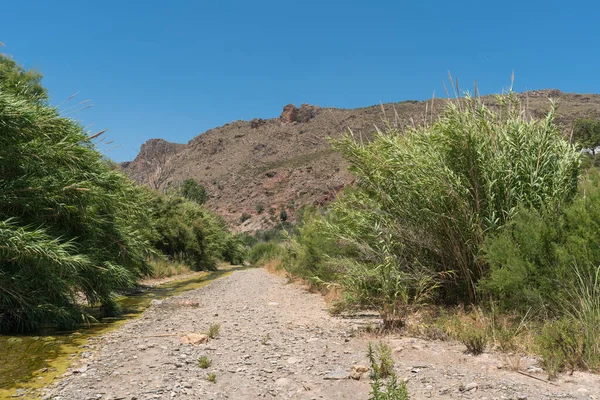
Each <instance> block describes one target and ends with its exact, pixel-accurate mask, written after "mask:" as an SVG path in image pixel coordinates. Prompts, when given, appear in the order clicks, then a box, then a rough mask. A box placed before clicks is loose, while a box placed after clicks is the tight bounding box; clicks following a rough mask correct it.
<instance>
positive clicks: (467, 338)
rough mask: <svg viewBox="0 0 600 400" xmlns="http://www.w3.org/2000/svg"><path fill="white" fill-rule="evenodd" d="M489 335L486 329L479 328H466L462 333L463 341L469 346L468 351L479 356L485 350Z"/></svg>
mask: <svg viewBox="0 0 600 400" xmlns="http://www.w3.org/2000/svg"><path fill="white" fill-rule="evenodd" d="M487 341H488V340H487V336H486V334H485V332H484V331H481V330H478V329H473V328H470V329H466V330H465V331H463V333H462V335H461V342H463V344H464V345H465V346H467V353H469V354H473V355H474V356H477V355H479V354H481V353H483V351H484V350H485V347H486V345H487Z"/></svg>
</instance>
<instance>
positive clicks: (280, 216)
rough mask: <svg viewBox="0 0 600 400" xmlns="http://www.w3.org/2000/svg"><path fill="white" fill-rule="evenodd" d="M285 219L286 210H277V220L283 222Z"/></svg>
mask: <svg viewBox="0 0 600 400" xmlns="http://www.w3.org/2000/svg"><path fill="white" fill-rule="evenodd" d="M287 219H288V214H287V211H285V210H281V211H279V220H280V221H281V222H285V221H287Z"/></svg>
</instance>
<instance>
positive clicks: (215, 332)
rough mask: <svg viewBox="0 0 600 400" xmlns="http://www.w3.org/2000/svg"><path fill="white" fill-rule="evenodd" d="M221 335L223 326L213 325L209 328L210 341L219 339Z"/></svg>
mask: <svg viewBox="0 0 600 400" xmlns="http://www.w3.org/2000/svg"><path fill="white" fill-rule="evenodd" d="M220 334H221V324H212V325H211V326H210V327H209V328H208V333H207V335H208V337H209V339H216V338H218V337H219V335H220Z"/></svg>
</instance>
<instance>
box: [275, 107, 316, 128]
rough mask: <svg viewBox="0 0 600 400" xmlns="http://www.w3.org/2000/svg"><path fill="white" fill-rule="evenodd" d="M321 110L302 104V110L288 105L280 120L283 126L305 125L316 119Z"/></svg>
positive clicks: (284, 108)
mask: <svg viewBox="0 0 600 400" xmlns="http://www.w3.org/2000/svg"><path fill="white" fill-rule="evenodd" d="M319 110H320V109H319V107H317V106H311V105H310V104H302V105H301V106H300V108H298V107H296V106H295V105H293V104H288V105H287V106H285V107H283V111H282V112H281V115H280V116H279V120H280V121H281V123H283V124H293V123H305V122H308V121H310V120H311V119H313V118H314V117H316V116H317V114H318V113H319Z"/></svg>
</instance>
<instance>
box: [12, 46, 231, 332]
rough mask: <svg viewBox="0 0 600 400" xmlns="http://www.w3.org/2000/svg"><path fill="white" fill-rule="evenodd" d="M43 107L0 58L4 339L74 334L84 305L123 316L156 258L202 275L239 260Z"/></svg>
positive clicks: (27, 75)
mask: <svg viewBox="0 0 600 400" xmlns="http://www.w3.org/2000/svg"><path fill="white" fill-rule="evenodd" d="M46 98H47V95H46V91H45V89H44V88H43V87H42V86H41V75H40V74H38V73H35V72H31V71H25V70H24V69H23V68H22V67H20V66H18V65H17V64H16V63H15V62H14V61H12V60H11V59H9V58H7V57H5V56H0V332H5V331H26V330H36V329H38V328H39V327H41V326H45V325H54V326H57V327H59V328H68V327H74V326H75V325H77V324H79V323H82V322H85V321H87V320H88V319H89V316H88V315H87V313H86V311H85V309H84V308H83V307H82V304H81V303H82V301H81V299H82V296H83V298H84V299H85V302H86V303H87V304H85V305H90V306H97V305H99V306H100V310H101V312H102V313H103V314H104V315H115V314H117V313H119V312H120V308H119V306H118V304H117V303H116V301H115V293H116V291H119V290H123V289H127V288H130V287H132V286H133V285H134V283H135V281H136V279H137V278H138V277H140V276H141V275H143V274H148V273H150V272H152V269H151V266H150V265H149V264H148V262H147V260H161V257H162V256H161V254H159V252H157V250H156V249H157V248H159V249H160V251H162V252H163V253H164V254H165V255H166V256H168V257H169V258H171V259H177V260H179V261H185V263H187V264H190V265H193V266H194V267H195V268H196V269H207V268H213V267H214V266H215V264H216V261H217V260H218V259H222V258H223V257H224V256H225V255H227V256H228V257H229V258H231V259H234V258H236V259H239V258H240V257H239V248H238V243H237V242H235V241H234V240H230V239H231V235H230V234H229V233H228V231H227V229H226V226H225V223H224V222H223V221H222V220H221V219H220V218H217V217H216V216H214V215H212V214H210V213H209V212H208V211H206V210H205V209H204V208H202V207H201V206H200V205H198V204H196V203H192V202H189V201H185V200H183V199H180V198H179V199H178V198H165V197H163V196H161V195H159V194H157V193H152V192H151V191H150V190H148V189H143V188H141V187H139V186H137V185H135V184H134V183H133V182H132V181H131V180H129V179H128V178H127V177H126V176H125V175H123V174H122V173H121V172H119V170H118V169H117V168H116V167H115V165H114V163H111V162H110V161H108V160H106V159H105V158H104V157H103V156H102V154H100V152H98V151H97V150H96V148H95V146H94V145H93V143H92V141H91V140H90V137H88V135H87V134H86V132H85V131H84V130H83V128H82V126H81V125H79V124H78V123H77V122H76V121H73V120H71V119H68V118H65V117H62V116H61V115H60V114H59V112H58V111H57V110H56V109H55V108H52V107H50V106H48V105H47V103H46ZM196 189H198V188H197V187H196ZM196 194H197V193H196ZM196 197H197V196H196Z"/></svg>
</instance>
